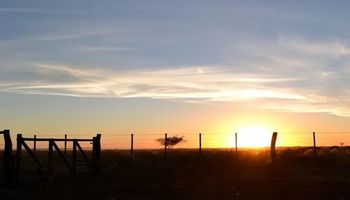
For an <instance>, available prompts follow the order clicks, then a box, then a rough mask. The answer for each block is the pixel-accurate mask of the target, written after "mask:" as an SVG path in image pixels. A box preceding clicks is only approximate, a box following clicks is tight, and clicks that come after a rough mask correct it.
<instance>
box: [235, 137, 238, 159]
mask: <svg viewBox="0 0 350 200" xmlns="http://www.w3.org/2000/svg"><path fill="white" fill-rule="evenodd" d="M237 145H238V140H237V132H235V152H236V154H237V152H238V147H237Z"/></svg>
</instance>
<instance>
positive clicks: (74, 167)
mask: <svg viewBox="0 0 350 200" xmlns="http://www.w3.org/2000/svg"><path fill="white" fill-rule="evenodd" d="M93 145H95V144H94V143H93ZM93 155H95V150H94V149H93ZM76 170H77V140H73V171H74V172H75V171H76Z"/></svg>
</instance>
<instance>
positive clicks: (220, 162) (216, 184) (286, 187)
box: [0, 148, 350, 200]
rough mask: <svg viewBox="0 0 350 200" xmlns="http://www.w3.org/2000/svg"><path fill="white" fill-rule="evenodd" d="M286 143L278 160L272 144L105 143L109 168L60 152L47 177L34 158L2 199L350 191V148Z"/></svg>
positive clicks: (339, 195)
mask: <svg viewBox="0 0 350 200" xmlns="http://www.w3.org/2000/svg"><path fill="white" fill-rule="evenodd" d="M311 152H312V151H310V150H308V149H302V148H296V149H283V150H280V151H279V152H278V154H277V163H276V164H275V165H273V164H272V163H271V162H270V159H269V152H268V151H267V150H244V151H243V150H242V151H240V152H238V154H237V155H236V154H235V152H231V151H230V150H205V151H203V153H202V155H201V156H200V155H199V154H198V152H197V151H195V150H172V151H170V152H168V156H167V158H164V155H163V154H162V151H160V150H158V151H141V150H140V151H137V152H136V153H135V159H134V161H131V159H130V156H129V155H128V152H124V151H103V152H102V156H103V157H102V162H101V169H102V171H101V173H100V174H94V173H91V172H90V171H88V170H83V169H82V170H81V171H78V172H76V173H71V172H68V171H67V170H66V169H65V167H64V165H63V163H62V162H60V160H59V158H58V157H57V156H56V158H57V160H56V162H57V163H56V165H55V166H56V172H55V175H54V176H53V178H52V179H51V180H49V181H44V182H43V181H39V180H38V177H37V175H36V171H35V168H32V167H33V166H32V165H31V164H30V163H31V162H30V160H29V159H28V160H27V161H26V162H27V163H28V164H27V165H28V167H27V168H26V169H24V170H23V172H22V183H21V184H20V185H19V186H17V187H16V188H9V189H2V191H1V193H0V195H2V196H1V199H26V200H28V199H36V200H40V199H57V200H58V199H84V200H90V199H101V200H119V199H120V200H124V199H125V200H134V199H135V200H136V199H152V200H155V199H191V200H192V199H201V200H204V199H293V200H295V199H309V200H311V199H332V200H337V199H339V200H345V199H350V154H349V153H348V152H347V150H342V149H337V150H336V151H334V150H330V149H320V150H319V152H318V155H317V158H316V159H315V158H314V157H313V156H312V153H311Z"/></svg>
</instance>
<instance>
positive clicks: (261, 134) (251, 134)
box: [233, 126, 272, 147]
mask: <svg viewBox="0 0 350 200" xmlns="http://www.w3.org/2000/svg"><path fill="white" fill-rule="evenodd" d="M271 134H272V131H271V130H269V129H268V128H264V127H254V126H252V127H242V128H239V129H238V131H237V143H238V146H240V147H266V146H269V145H270V141H271ZM233 142H234V141H233Z"/></svg>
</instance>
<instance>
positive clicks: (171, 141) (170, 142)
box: [156, 135, 185, 148]
mask: <svg viewBox="0 0 350 200" xmlns="http://www.w3.org/2000/svg"><path fill="white" fill-rule="evenodd" d="M156 141H157V142H159V144H160V145H162V146H167V147H169V148H173V147H174V146H175V145H177V144H180V143H181V142H185V140H184V137H183V136H182V137H179V136H177V135H176V136H173V137H168V138H167V139H165V138H158V139H156Z"/></svg>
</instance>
